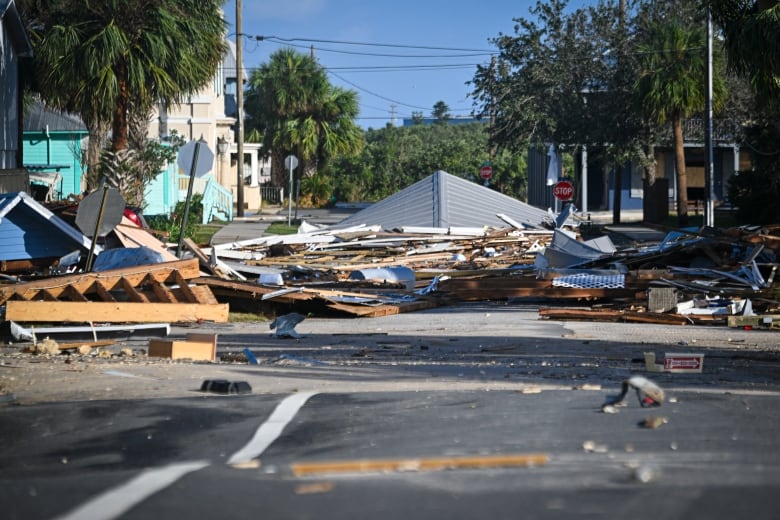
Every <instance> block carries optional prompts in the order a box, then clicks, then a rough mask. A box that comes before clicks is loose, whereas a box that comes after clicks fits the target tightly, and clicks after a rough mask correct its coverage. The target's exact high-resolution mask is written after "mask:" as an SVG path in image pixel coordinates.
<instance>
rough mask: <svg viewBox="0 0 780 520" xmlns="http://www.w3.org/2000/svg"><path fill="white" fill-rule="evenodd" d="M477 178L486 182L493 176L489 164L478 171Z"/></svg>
mask: <svg viewBox="0 0 780 520" xmlns="http://www.w3.org/2000/svg"><path fill="white" fill-rule="evenodd" d="M479 176H480V177H482V178H483V179H484V180H488V179H489V178H491V177H492V176H493V168H492V167H491V166H490V165H489V164H484V165H482V167H481V168H480V169H479Z"/></svg>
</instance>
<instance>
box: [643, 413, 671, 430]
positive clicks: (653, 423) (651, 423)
mask: <svg viewBox="0 0 780 520" xmlns="http://www.w3.org/2000/svg"><path fill="white" fill-rule="evenodd" d="M668 422H669V419H668V418H666V417H659V416H655V415H651V416H648V417H645V418H644V419H642V420H641V421H639V426H640V427H642V428H649V429H651V430H655V429H656V428H660V427H661V426H663V425H664V424H666V423H668Z"/></svg>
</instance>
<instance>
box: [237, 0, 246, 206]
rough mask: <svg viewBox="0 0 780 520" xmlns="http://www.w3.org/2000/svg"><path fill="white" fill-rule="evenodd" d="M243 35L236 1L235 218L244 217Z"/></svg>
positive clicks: (239, 8) (238, 6)
mask: <svg viewBox="0 0 780 520" xmlns="http://www.w3.org/2000/svg"><path fill="white" fill-rule="evenodd" d="M243 39H244V35H243V33H242V29H241V0H236V76H237V78H236V108H237V110H238V114H236V140H237V141H238V142H237V144H238V161H236V171H237V173H236V175H237V177H238V179H237V182H238V184H236V216H237V217H243V216H244V67H243V63H242V54H243V48H244V45H243V43H244V42H243Z"/></svg>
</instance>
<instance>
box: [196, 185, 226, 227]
mask: <svg viewBox="0 0 780 520" xmlns="http://www.w3.org/2000/svg"><path fill="white" fill-rule="evenodd" d="M215 217H219V218H221V219H224V220H227V221H231V220H233V193H231V192H230V191H228V190H226V189H225V188H224V186H222V185H221V184H220V183H218V182H217V181H215V180H214V178H213V177H212V176H211V175H209V176H208V180H207V181H206V187H205V188H204V189H203V222H202V223H203V224H208V223H209V222H211V221H212V220H213V219H214V218H215Z"/></svg>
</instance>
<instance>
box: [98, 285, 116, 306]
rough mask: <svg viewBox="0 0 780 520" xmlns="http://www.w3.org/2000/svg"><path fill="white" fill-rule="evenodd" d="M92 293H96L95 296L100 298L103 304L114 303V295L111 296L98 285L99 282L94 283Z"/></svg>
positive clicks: (103, 287) (104, 288) (102, 286)
mask: <svg viewBox="0 0 780 520" xmlns="http://www.w3.org/2000/svg"><path fill="white" fill-rule="evenodd" d="M93 289H94V291H95V292H96V293H97V295H98V296H99V297H100V299H101V300H103V301H104V302H115V301H116V298H114V295H113V294H111V293H110V292H109V291H108V289H106V287H105V286H104V285H103V284H102V283H100V282H99V281H97V280H96V281H95V283H94V286H93Z"/></svg>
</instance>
